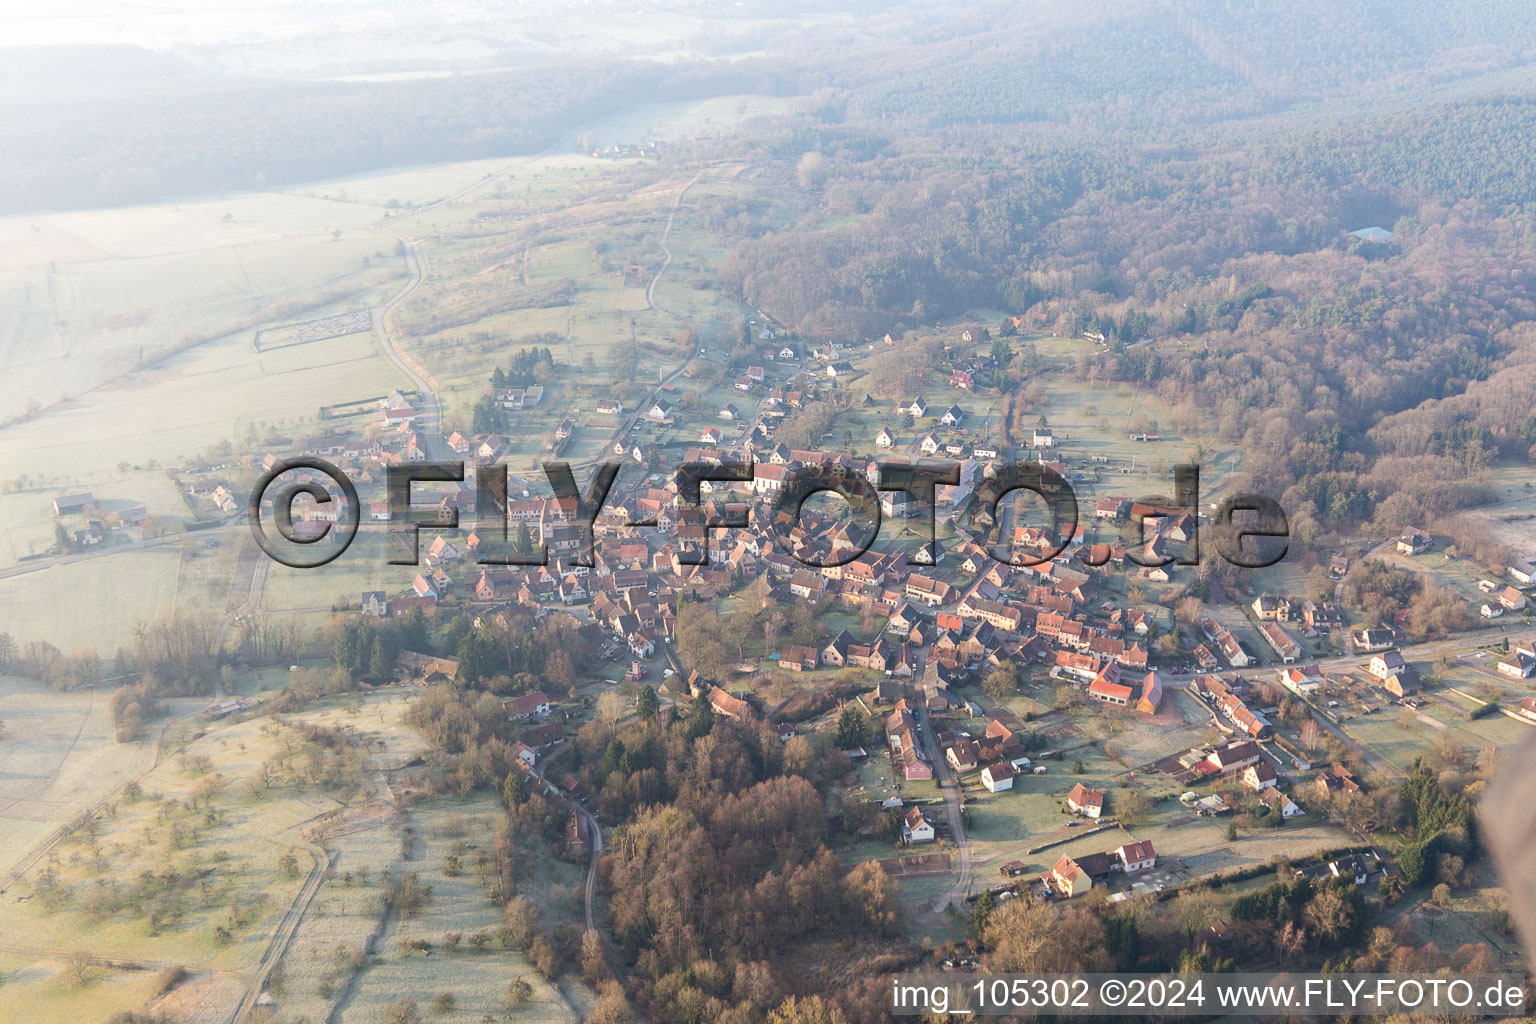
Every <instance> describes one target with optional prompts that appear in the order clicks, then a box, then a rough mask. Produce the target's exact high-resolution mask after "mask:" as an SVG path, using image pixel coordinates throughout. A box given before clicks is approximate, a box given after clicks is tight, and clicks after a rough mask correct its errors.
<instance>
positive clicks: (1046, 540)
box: [247, 457, 1290, 569]
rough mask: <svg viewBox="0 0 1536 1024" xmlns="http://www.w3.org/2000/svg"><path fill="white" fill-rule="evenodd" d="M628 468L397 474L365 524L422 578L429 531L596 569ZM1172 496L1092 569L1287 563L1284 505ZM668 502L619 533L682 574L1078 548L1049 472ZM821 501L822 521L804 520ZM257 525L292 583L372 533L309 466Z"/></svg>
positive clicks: (921, 471) (1006, 556) (434, 468)
mask: <svg viewBox="0 0 1536 1024" xmlns="http://www.w3.org/2000/svg"><path fill="white" fill-rule="evenodd" d="M623 468H624V464H623V463H618V462H601V463H598V464H597V465H596V467H595V468H594V469H593V471H592V473H591V476H590V477H589V479H588V481H587V485H586V488H585V489H584V490H583V489H582V488H581V487H579V486H578V484H577V482H576V475H575V471H574V470H573V469H572V467H571V466H570V464H569V463H564V462H546V463H544V464H543V471H544V477H545V480H546V481H547V483H548V485H549V494H548V495H547V496H545V497H542V498H529V499H523V500H518V499H516V498H513V497H512V496H511V495H510V493H509V481H510V480H511V477H510V475H509V474H508V471H507V467H506V466H505V465H504V464H497V465H488V466H476V467H474V470H473V476H472V479H473V486H472V487H465V486H463V485H465V483H466V467H465V463H463V462H418V463H412V464H408V465H397V466H389V467H387V468H386V469H385V492H386V500H385V501H384V502H376V503H374V507H375V508H378V507H379V506H381V505H382V506H383V507H382V510H381V511H378V512H374V513H371V514H370V516H369V522H370V523H379V524H382V525H384V526H385V527H386V528H387V529H388V530H389V533H390V536H391V538H392V541H393V543H392V544H391V552H390V555H389V558H388V561H389V563H390V564H392V565H415V564H417V563H418V561H419V558H420V551H419V544H418V538H419V533H420V531H421V529H422V528H424V527H427V528H435V529H438V530H445V529H465V528H471V529H472V530H473V533H474V537H475V545H474V548H475V550H474V560H475V561H476V562H477V563H479V564H481V565H488V566H539V565H546V564H548V562H549V561H550V559H551V557H558V558H562V559H564V560H566V561H567V562H568V563H569V564H572V565H578V566H592V565H593V564H594V560H593V556H594V543H595V538H596V537H597V536H598V533H599V530H598V524H599V521H600V520H601V519H603V518H604V512H605V507H606V506H608V505H609V501H610V497H611V496H612V495H613V493H614V488H615V485H616V484H617V483H618V481H619V478H620V475H621V472H622V470H623ZM442 483H457V484H459V485H461V490H460V491H459V494H460V495H461V496H463V497H469V498H472V507H473V517H472V522H470V523H466V522H462V521H461V520H462V519H464V518H465V517H464V516H461V514H460V508H461V507H462V506H463V505H466V504H469V502H467V501H456V502H454V503H453V504H451V505H445V504H443V503H441V502H440V503H439V504H438V505H436V506H422V505H417V504H415V503H413V500H412V487H413V485H415V484H442ZM1172 483H1173V493H1172V496H1166V495H1165V496H1156V497H1151V498H1144V499H1141V500H1138V501H1126V502H1122V503H1119V504H1123V506H1124V507H1123V508H1122V507H1119V505H1116V506H1115V507H1114V508H1112V509H1111V510H1110V511H1111V513H1112V514H1110V515H1107V516H1106V515H1105V514H1104V513H1105V509H1103V508H1096V509H1095V510H1094V513H1093V517H1094V519H1095V521H1097V522H1098V523H1100V524H1105V525H1110V526H1112V527H1113V528H1114V533H1113V534H1112V536H1113V540H1112V541H1110V542H1106V543H1095V544H1091V545H1088V546H1087V548H1086V549H1085V550H1084V551H1083V553H1082V554H1081V555H1080V557H1081V558H1082V560H1083V561H1084V562H1086V563H1087V564H1088V565H1095V566H1097V565H1103V564H1105V563H1106V562H1108V561H1109V560H1110V559H1111V558H1112V557H1123V558H1124V559H1125V560H1126V561H1129V562H1131V563H1132V564H1133V565H1136V566H1139V567H1143V568H1149V569H1150V568H1159V567H1162V566H1166V565H1186V566H1187V565H1197V564H1199V563H1200V561H1201V559H1202V542H1201V534H1202V530H1206V531H1209V532H1210V533H1212V534H1213V537H1212V541H1213V543H1211V544H1209V545H1206V546H1208V547H1213V548H1214V549H1215V551H1216V554H1217V555H1218V556H1219V557H1221V558H1222V559H1224V560H1226V561H1227V562H1229V563H1231V564H1233V565H1236V566H1241V567H1243V568H1250V569H1258V568H1264V567H1265V566H1270V565H1274V564H1275V563H1276V562H1278V561H1280V560H1281V559H1282V558H1284V557H1285V555H1286V552H1287V551H1288V550H1289V545H1288V538H1289V536H1290V524H1289V521H1288V520H1287V518H1286V515H1285V512H1284V510H1283V509H1281V507H1280V504H1279V503H1278V502H1277V501H1275V500H1274V499H1273V498H1270V497H1267V496H1265V495H1262V494H1237V495H1233V496H1231V497H1228V498H1226V499H1225V500H1224V501H1222V502H1221V503H1220V504H1219V505H1217V506H1216V507H1215V508H1214V509H1213V510H1211V511H1210V513H1209V514H1208V515H1202V513H1201V512H1200V469H1199V467H1198V466H1195V465H1179V466H1175V467H1174V468H1173V481H1172ZM667 493H668V495H669V496H670V502H669V503H668V504H667V505H666V507H665V508H656V507H654V506H656V505H657V504H658V502H657V501H656V500H655V499H651V500H649V501H648V502H647V503H646V504H647V505H648V506H649V507H647V508H645V509H639V508H632V509H631V510H630V512H629V514H628V516H627V517H626V518H624V519H622V520H621V521H619V522H618V523H617V524H615V525H616V526H617V527H618V528H622V529H628V530H645V529H653V530H659V531H663V532H666V533H668V534H669V535H670V537H671V539H672V540H673V542H674V543H676V545H677V560H678V563H679V564H682V565H706V564H708V562H709V552H710V548H711V544H710V538H711V536H712V535H714V534H716V533H717V532H718V531H732V530H741V531H751V532H752V533H753V534H754V535H756V536H758V537H760V538H761V539H763V540H765V541H768V542H770V543H771V544H772V547H773V550H775V551H780V552H783V553H784V554H785V555H786V556H787V557H790V558H793V559H794V560H796V561H797V562H799V563H800V564H802V565H805V566H809V567H811V568H815V569H824V568H834V567H838V566H844V565H847V564H849V563H851V562H853V561H855V560H857V559H858V558H859V557H860V556H861V555H863V554H865V553H866V552H868V551H870V550H872V549H873V548H874V547H875V546H876V544H877V542H878V541H879V540H880V539H881V536H882V530H884V529H888V528H889V527H890V524H892V523H900V530H901V534H902V535H903V536H904V537H915V538H916V540H917V549H916V553H915V556H914V557H915V560H916V561H919V562H922V561H924V560H928V561H936V560H937V558H938V557H939V555H938V551H939V543H938V534H939V526H940V523H941V522H942V523H943V524H945V527H946V529H947V530H951V531H953V533H954V534H955V535H957V536H965V537H968V538H969V539H971V540H973V541H975V542H976V543H977V544H980V545H981V546H982V547H983V548H985V550H986V551H987V553H988V555H989V556H990V557H991V558H993V559H994V560H996V561H998V562H1001V563H1003V564H1005V565H1012V566H1016V567H1029V566H1035V565H1040V564H1042V563H1044V562H1049V561H1052V560H1054V559H1056V558H1057V557H1059V556H1060V555H1062V554H1063V553H1064V552H1066V551H1068V550H1069V549H1072V548H1073V547H1075V546H1080V545H1082V543H1083V534H1082V533H1081V532H1080V529H1079V527H1080V507H1079V503H1078V500H1077V494H1076V492H1075V491H1074V490H1073V488H1072V485H1071V484H1070V483H1069V482H1068V481H1067V480H1066V478H1065V477H1063V476H1062V475H1061V473H1059V472H1057V471H1056V470H1055V469H1054V468H1052V467H1050V466H1046V465H1043V464H1041V463H1038V462H1024V463H1002V464H994V465H993V466H991V467H989V468H988V469H987V470H986V471H984V472H983V471H980V470H979V469H977V467H976V464H975V463H974V462H972V463H969V464H963V463H959V462H953V461H948V460H943V459H881V460H875V461H873V462H871V463H869V465H868V468H867V469H866V470H865V471H864V472H855V471H850V470H849V469H848V467H847V466H846V464H844V463H842V462H840V461H837V460H831V461H828V462H826V463H810V464H800V463H788V464H778V463H768V462H760V461H755V460H753V459H750V458H730V457H724V458H720V459H717V460H713V461H703V462H685V463H682V464H680V465H679V466H677V467H676V469H675V470H674V471H673V473H672V475H671V486H670V487H669V488H667ZM1026 494H1031V495H1034V499H1027V500H1028V501H1029V504H1031V505H1032V506H1033V507H1034V508H1035V509H1036V510H1037V511H1038V510H1039V508H1040V506H1042V505H1043V510H1044V512H1045V513H1047V516H1046V521H1045V522H1044V523H1042V524H1040V525H1027V524H1025V523H1023V522H1022V521H1021V520H1022V518H1023V517H1024V513H1023V511H1022V510H1021V509H1020V508H1019V506H1020V504H1021V502H1019V501H1017V500H1015V499H1019V498H1023V497H1024V495H1026ZM301 498H304V499H307V501H303V502H301V501H300V499H301ZM812 499H816V505H815V508H814V509H812V508H808V507H807V506H808V503H809V502H811V500H812ZM620 504H623V503H622V502H621V503H620ZM834 504H836V505H839V506H840V508H839V510H838V511H837V512H836V513H835V514H833V513H832V512H830V511H829V507H830V506H833V505H834ZM1102 504H1103V503H1101V505H1102ZM301 506H302V507H301ZM247 510H248V515H249V519H250V525H251V530H252V533H253V535H254V536H255V538H256V542H257V543H258V544H259V545H260V546H261V548H262V550H263V551H265V552H266V553H267V555H268V556H270V557H271V558H273V559H274V560H276V561H278V562H281V563H282V564H284V565H289V566H292V567H294V568H317V567H319V566H322V565H325V564H327V563H329V562H331V561H334V560H335V559H336V558H337V557H339V556H340V555H341V553H342V552H343V551H345V550H346V549H347V547H348V546H350V545H351V543H352V541H353V540H354V539H355V538H356V536H357V533H358V531H359V529H360V527H361V525H362V522H363V517H362V508H361V505H360V503H359V497H358V492H357V487H356V486H355V485H354V484H353V482H352V480H351V478H350V477H348V475H347V474H346V473H344V472H343V471H342V470H341V469H339V468H338V467H336V466H335V465H332V464H331V463H329V462H326V461H325V460H323V459H317V458H308V457H305V458H294V459H288V460H283V461H280V462H277V463H276V464H274V465H273V466H272V467H271V468H270V469H269V470H268V471H267V472H266V473H265V474H264V475H263V476H262V478H261V479H260V480H259V481H257V483H256V486H255V487H254V488H253V490H252V492H251V498H250V502H249V504H248V507H247Z"/></svg>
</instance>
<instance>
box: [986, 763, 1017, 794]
mask: <svg viewBox="0 0 1536 1024" xmlns="http://www.w3.org/2000/svg"><path fill="white" fill-rule="evenodd" d="M981 784H982V785H983V786H986V787H987V792H988V793H1001V792H1002V791H1003V790H1005V789H1012V788H1013V766H1012V765H1010V764H1009V763H1008V762H1007V761H1000V762H998V763H997V764H989V765H987V766H986V767H985V768H983V769H982V770H981Z"/></svg>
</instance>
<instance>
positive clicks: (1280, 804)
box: [1259, 786, 1302, 818]
mask: <svg viewBox="0 0 1536 1024" xmlns="http://www.w3.org/2000/svg"><path fill="white" fill-rule="evenodd" d="M1259 800H1261V801H1262V802H1263V803H1264V806H1266V807H1268V808H1269V809H1270V810H1272V811H1279V812H1280V817H1282V818H1295V817H1297V816H1299V815H1300V814H1302V810H1301V808H1300V807H1298V806H1297V805H1296V801H1294V800H1292V799H1291V798H1290V797H1288V796H1286V795H1285V794H1284V793H1282V792H1280V790H1279V789H1278V788H1276V787H1273V786H1271V787H1269V788H1268V789H1265V790H1263V791H1261V792H1260V793H1259Z"/></svg>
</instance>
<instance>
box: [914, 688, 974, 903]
mask: <svg viewBox="0 0 1536 1024" xmlns="http://www.w3.org/2000/svg"><path fill="white" fill-rule="evenodd" d="M918 721H919V722H921V723H922V726H923V749H924V750H926V751H927V752H928V757H929V760H930V761H931V762H932V763H933V770H934V773H935V777H936V778H937V780H938V783H939V792H940V794H941V795H942V796H943V797H944V815H945V817H946V818H947V819H948V821H949V836H950V839H952V840H953V841H954V844H955V850H956V851H957V852H958V853H959V855H960V869H959V877H957V878H956V879H955V884H954V885H952V886H950V887H949V890H948V891H947V892H945V893H944V895H943V896H942V897H940V898H939V900H938V902H936V903H935V904H934V907H933V909H934V911H935V912H937V913H943V911H944V909H945V908H946V907H950V906H955V907H964V905H965V897H966V895H967V894H968V893H969V892H970V888H971V843H970V839H969V838H968V837H967V836H966V834H965V812H964V811H963V810H962V809H961V806H960V783H959V782H958V781H957V780H956V779H955V777H954V775H953V774H952V773H951V772H950V770H949V762H948V761H946V760H945V759H944V755H943V753H942V752H941V751H940V750H939V744H938V740H936V739H935V738H934V735H933V720H932V719H931V718H930V717H929V714H928V707H927V702H926V701H925V702H923V704H922V705H921V706H920V707H919V708H918Z"/></svg>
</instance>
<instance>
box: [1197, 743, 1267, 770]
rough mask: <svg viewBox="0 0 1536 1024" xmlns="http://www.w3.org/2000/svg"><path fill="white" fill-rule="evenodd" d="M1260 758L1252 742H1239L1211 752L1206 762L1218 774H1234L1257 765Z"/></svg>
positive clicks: (1260, 755) (1257, 747) (1258, 751)
mask: <svg viewBox="0 0 1536 1024" xmlns="http://www.w3.org/2000/svg"><path fill="white" fill-rule="evenodd" d="M1262 756H1263V755H1262V753H1261V752H1260V750H1259V745H1258V744H1257V743H1255V742H1253V741H1252V740H1241V741H1239V742H1237V743H1228V744H1227V745H1226V746H1224V747H1221V748H1220V749H1218V750H1215V751H1213V752H1212V753H1211V755H1210V757H1208V758H1206V761H1207V762H1208V763H1209V764H1210V765H1211V766H1212V767H1214V768H1215V769H1216V770H1217V771H1218V772H1235V771H1238V770H1239V769H1242V768H1246V767H1248V766H1249V765H1251V764H1257V763H1258V762H1259V758H1260V757H1262Z"/></svg>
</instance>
